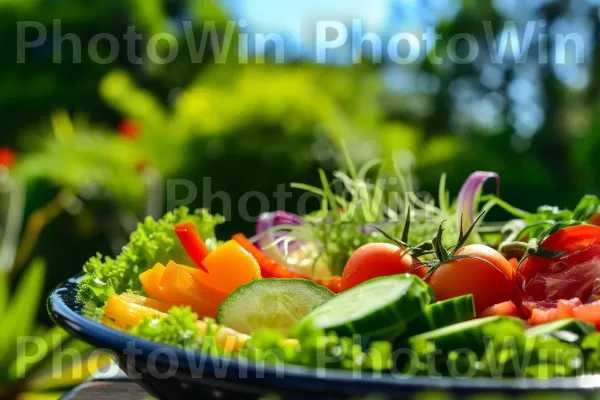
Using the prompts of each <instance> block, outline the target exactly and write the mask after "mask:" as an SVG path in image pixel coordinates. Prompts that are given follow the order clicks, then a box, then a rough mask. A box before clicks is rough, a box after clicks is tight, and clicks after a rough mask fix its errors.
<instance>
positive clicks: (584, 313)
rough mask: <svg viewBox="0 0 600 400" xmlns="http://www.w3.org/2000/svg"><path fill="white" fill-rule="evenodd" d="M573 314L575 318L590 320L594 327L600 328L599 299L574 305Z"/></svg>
mask: <svg viewBox="0 0 600 400" xmlns="http://www.w3.org/2000/svg"><path fill="white" fill-rule="evenodd" d="M573 314H574V315H575V318H577V319H582V320H584V321H587V322H590V323H592V324H594V325H596V329H600V301H595V302H593V303H589V304H584V305H582V306H579V307H576V308H575V309H574V310H573Z"/></svg>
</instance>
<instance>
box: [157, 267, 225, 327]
mask: <svg viewBox="0 0 600 400" xmlns="http://www.w3.org/2000/svg"><path fill="white" fill-rule="evenodd" d="M160 286H161V288H162V292H163V296H164V298H163V299H162V300H165V301H168V302H169V303H173V304H175V305H178V306H191V307H192V311H194V312H195V313H196V314H198V315H199V316H201V317H211V318H215V317H216V316H217V311H218V310H219V304H220V302H217V301H215V299H210V298H207V297H206V296H204V295H203V293H202V290H201V288H200V287H199V286H198V285H197V284H196V282H195V279H194V278H193V277H192V275H191V274H190V272H189V271H187V270H186V269H185V268H183V267H181V266H180V265H178V264H176V263H174V262H172V261H171V262H170V263H169V264H167V266H166V268H165V271H164V273H163V275H162V279H161V281H160Z"/></svg>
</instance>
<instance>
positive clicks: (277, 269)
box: [233, 233, 342, 293]
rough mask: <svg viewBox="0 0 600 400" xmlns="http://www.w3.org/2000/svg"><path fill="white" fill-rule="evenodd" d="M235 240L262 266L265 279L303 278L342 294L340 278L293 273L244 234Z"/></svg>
mask: <svg viewBox="0 0 600 400" xmlns="http://www.w3.org/2000/svg"><path fill="white" fill-rule="evenodd" d="M233 240H235V241H236V242H238V243H239V244H240V245H241V246H242V247H243V248H244V249H245V250H246V251H247V252H248V253H250V254H252V256H254V258H255V259H256V261H258V265H260V271H261V274H262V277H263V278H302V279H309V280H311V281H313V282H315V283H318V284H319V285H321V286H325V287H326V288H328V289H329V290H331V291H332V292H333V293H339V292H340V286H341V283H342V278H340V277H339V276H337V275H336V276H332V277H331V278H326V279H322V278H315V277H312V276H307V275H304V274H301V273H300V272H296V271H292V270H290V269H289V268H287V267H285V266H283V265H281V264H278V263H277V262H275V261H274V260H272V259H271V258H270V257H269V256H267V255H266V254H265V253H263V252H262V251H261V250H260V249H259V248H258V247H256V246H255V245H253V244H252V242H250V240H248V238H247V237H246V236H245V235H244V234H243V233H238V234H235V235H233Z"/></svg>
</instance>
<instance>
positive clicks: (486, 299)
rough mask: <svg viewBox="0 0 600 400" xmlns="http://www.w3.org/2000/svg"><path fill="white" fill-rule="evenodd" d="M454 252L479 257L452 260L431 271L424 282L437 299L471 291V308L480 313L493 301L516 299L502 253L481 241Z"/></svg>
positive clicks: (513, 283) (496, 302) (513, 286)
mask: <svg viewBox="0 0 600 400" xmlns="http://www.w3.org/2000/svg"><path fill="white" fill-rule="evenodd" d="M456 255H458V256H460V255H463V256H465V255H469V256H474V257H478V258H479V259H477V258H462V259H458V260H452V261H449V262H447V263H445V264H443V265H442V266H441V267H439V268H438V269H436V270H435V271H434V272H433V274H432V275H431V276H430V277H429V278H428V280H427V283H429V285H430V286H431V287H432V289H433V291H434V292H435V295H436V297H437V299H438V301H440V300H447V299H451V298H453V297H457V296H462V295H466V294H470V293H472V294H473V297H474V300H475V310H476V311H477V314H478V315H481V313H482V312H483V310H485V309H486V308H488V307H491V306H493V305H494V304H498V303H502V302H505V301H509V300H515V299H516V294H517V287H516V285H515V281H514V276H513V269H512V266H511V265H510V263H509V262H508V261H507V260H506V258H504V257H503V256H502V254H500V253H498V252H497V251H496V250H494V249H492V248H491V247H488V246H485V245H482V244H471V245H468V246H465V247H463V248H461V249H460V250H458V251H457V252H456Z"/></svg>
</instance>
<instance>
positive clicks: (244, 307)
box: [79, 163, 600, 378]
mask: <svg viewBox="0 0 600 400" xmlns="http://www.w3.org/2000/svg"><path fill="white" fill-rule="evenodd" d="M375 165H377V163H370V164H367V165H366V166H365V167H363V168H361V170H360V171H358V172H357V171H356V170H355V168H354V166H353V165H352V164H351V163H349V165H348V170H349V172H348V174H346V173H342V172H339V171H338V172H336V173H334V177H335V178H336V179H337V181H335V182H330V181H329V180H328V178H327V176H326V174H325V173H324V172H323V171H320V177H321V182H322V188H313V187H309V186H306V185H295V187H297V188H301V189H304V190H308V191H311V192H314V193H316V194H318V195H319V196H321V197H322V207H321V209H320V210H319V211H317V212H315V213H311V214H308V215H302V216H299V215H295V214H291V213H287V212H283V211H276V212H273V213H266V214H263V215H262V216H261V217H260V218H259V222H258V224H257V236H256V237H254V238H253V239H252V240H249V239H248V238H246V237H245V236H244V235H242V234H237V235H234V237H233V240H230V241H228V242H225V243H222V244H221V245H220V246H217V243H218V242H217V240H216V239H215V237H214V227H215V226H216V225H217V224H218V223H220V222H222V219H221V217H218V216H217V217H213V216H210V215H209V214H208V213H207V212H206V211H205V210H201V211H199V212H197V213H195V214H193V215H191V214H190V213H189V211H188V210H187V209H185V208H182V209H179V210H176V211H174V212H173V213H169V214H167V215H166V216H165V217H164V218H163V219H161V220H159V221H153V220H152V219H147V220H146V221H145V222H144V223H143V224H140V225H139V227H138V229H137V231H136V232H134V233H133V234H132V235H131V241H130V243H129V244H128V245H127V246H126V247H125V248H124V249H123V253H122V254H120V255H119V256H117V258H116V259H110V258H105V259H102V258H101V257H99V256H98V257H96V258H93V259H92V260H90V261H89V262H88V263H87V264H86V266H85V271H86V276H85V277H84V279H83V280H82V281H81V290H80V294H79V297H80V300H84V301H85V304H84V307H85V309H86V310H91V311H90V312H89V313H88V314H89V315H90V316H91V317H93V318H96V319H98V320H102V322H103V323H104V324H106V325H107V326H110V327H113V328H115V329H119V330H130V331H131V332H132V333H134V334H136V335H138V336H140V337H142V338H144V339H148V340H153V341H157V342H160V343H165V344H170V345H176V346H180V347H183V348H185V349H188V350H191V351H200V352H203V353H207V354H214V355H219V356H228V357H234V358H241V359H246V360H251V361H254V362H259V363H273V362H275V363H280V362H281V363H286V364H294V365H303V366H309V367H325V368H341V369H349V370H353V371H357V370H358V371H386V370H390V369H391V368H392V367H397V368H398V369H399V370H400V371H403V372H405V373H410V374H424V375H427V374H431V371H432V368H433V370H434V371H435V372H438V373H441V374H442V375H451V374H455V373H456V371H469V373H471V372H472V376H476V377H501V376H505V377H536V378H550V377H560V376H575V375H579V374H581V373H582V372H586V373H598V372H600V350H598V348H599V346H600V334H598V333H595V330H596V329H600V258H599V257H600V227H598V226H594V225H590V224H588V222H596V220H600V219H599V218H598V217H597V216H598V215H600V214H599V213H598V211H599V206H600V199H598V198H597V197H596V196H589V195H588V196H584V198H583V199H582V200H581V201H580V203H579V204H578V205H577V207H576V208H575V210H574V211H570V210H566V209H560V208H558V207H550V206H542V207H539V208H538V210H537V211H536V212H535V213H529V212H526V211H522V210H519V209H516V208H515V207H513V206H511V205H510V204H507V203H506V202H504V201H503V200H501V199H500V198H499V197H498V196H497V195H496V196H494V195H484V196H481V194H480V192H481V189H482V187H483V185H484V183H485V182H486V181H487V180H488V179H490V178H495V179H496V181H498V180H499V177H498V175H497V174H495V173H493V172H476V173H474V174H472V175H471V176H470V177H469V178H468V179H467V181H466V182H465V184H464V185H463V188H462V189H461V192H460V194H459V198H458V203H457V204H456V206H457V207H458V210H456V209H455V206H454V204H455V203H452V202H451V201H450V198H449V195H448V193H447V191H446V189H445V176H442V178H441V180H440V187H439V201H438V205H437V206H436V205H435V203H434V202H433V201H432V200H430V199H428V198H419V197H417V196H415V195H414V187H413V186H412V181H410V180H406V179H405V178H404V177H403V176H402V175H401V174H397V178H398V179H397V181H399V185H398V187H391V186H388V185H387V183H382V182H386V180H379V179H377V177H378V174H380V173H382V170H377V171H375V170H374V169H373V167H374V166H375ZM367 176H368V177H371V176H375V178H376V179H375V180H373V181H371V180H365V178H367ZM337 183H341V184H342V187H343V188H345V189H346V192H347V193H338V192H337V191H336V187H335V185H336V184H337ZM398 189H400V191H399V193H395V192H394V191H397V190H398ZM387 191H391V192H394V193H392V194H397V195H396V196H393V195H392V196H389V198H386V197H388V196H387V194H388V193H387ZM496 205H497V206H499V207H501V208H502V209H504V210H506V211H508V212H509V213H511V214H512V215H514V217H515V218H514V219H512V220H510V221H508V222H507V223H494V222H487V221H484V216H485V215H486V213H487V211H488V210H489V209H491V207H493V206H496ZM478 209H480V210H481V214H480V215H479V217H477V218H474V217H475V212H477V211H478ZM401 215H403V216H404V217H400V216H401ZM448 219H451V220H456V221H457V224H456V225H454V224H452V226H451V227H449V231H448V232H447V233H448V235H444V226H443V222H444V221H445V220H448ZM467 228H468V229H467ZM465 230H466V233H463V232H464V231H465ZM436 232H437V233H436ZM398 235H400V236H399V237H401V239H397V238H396V237H397V236H398ZM384 239H387V240H389V241H390V242H391V243H382V241H383V240H384ZM254 243H256V245H255V244H254ZM165 265H166V266H165ZM335 274H338V275H335ZM332 275H333V276H332ZM261 278H265V279H261ZM339 292H342V293H340V294H338V295H335V294H334V293H339ZM146 295H147V296H148V297H145V296H146ZM436 300H439V301H437V302H436ZM86 312H87V311H86ZM198 315H200V316H201V317H205V318H204V319H203V320H199V319H198ZM522 316H524V317H526V318H528V321H525V319H522V318H521V317H522ZM206 317H208V318H206ZM477 317H479V318H477ZM212 318H217V319H218V322H219V323H220V324H221V325H219V324H217V323H216V322H215V321H214V320H213V319H212ZM473 318H475V319H473ZM527 322H528V323H529V324H530V325H532V327H530V328H528V329H526V328H525V325H526V323H527ZM249 335H252V336H249ZM373 340H379V341H373ZM406 345H408V346H409V347H410V349H411V350H412V354H411V356H410V357H408V356H407V357H405V356H403V355H401V357H399V358H398V357H395V358H392V354H394V355H396V356H397V353H393V351H394V350H406V349H403V346H406ZM403 354H405V353H403ZM413 356H414V357H413ZM407 358H415V359H411V360H409V359H407ZM393 363H395V364H393Z"/></svg>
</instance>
